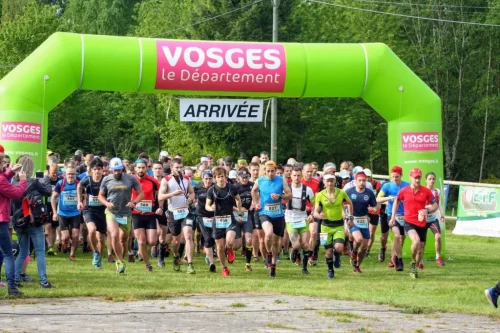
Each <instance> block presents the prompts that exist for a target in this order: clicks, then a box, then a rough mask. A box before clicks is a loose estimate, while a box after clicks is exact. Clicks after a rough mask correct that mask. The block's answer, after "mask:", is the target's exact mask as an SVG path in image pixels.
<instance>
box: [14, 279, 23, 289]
mask: <svg viewBox="0 0 500 333" xmlns="http://www.w3.org/2000/svg"><path fill="white" fill-rule="evenodd" d="M14 285H15V286H16V288H22V287H23V285H22V284H21V281H19V280H15V281H14Z"/></svg>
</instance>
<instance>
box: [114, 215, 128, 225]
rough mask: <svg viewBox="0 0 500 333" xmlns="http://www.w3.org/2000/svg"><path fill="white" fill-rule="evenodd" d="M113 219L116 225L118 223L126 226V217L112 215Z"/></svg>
mask: <svg viewBox="0 0 500 333" xmlns="http://www.w3.org/2000/svg"><path fill="white" fill-rule="evenodd" d="M113 218H114V219H115V221H116V223H118V224H127V217H126V216H120V215H113Z"/></svg>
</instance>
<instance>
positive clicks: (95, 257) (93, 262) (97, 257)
mask: <svg viewBox="0 0 500 333" xmlns="http://www.w3.org/2000/svg"><path fill="white" fill-rule="evenodd" d="M98 263H99V252H97V251H94V256H93V257H92V265H94V266H97V264H98Z"/></svg>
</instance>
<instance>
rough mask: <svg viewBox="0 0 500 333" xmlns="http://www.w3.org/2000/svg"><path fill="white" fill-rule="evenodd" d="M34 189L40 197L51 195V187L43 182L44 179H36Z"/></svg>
mask: <svg viewBox="0 0 500 333" xmlns="http://www.w3.org/2000/svg"><path fill="white" fill-rule="evenodd" d="M36 189H37V190H38V192H40V194H41V195H44V196H49V195H52V186H51V185H50V184H49V183H47V182H46V181H45V179H43V178H41V179H38V181H37V183H36Z"/></svg>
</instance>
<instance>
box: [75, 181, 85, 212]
mask: <svg viewBox="0 0 500 333" xmlns="http://www.w3.org/2000/svg"><path fill="white" fill-rule="evenodd" d="M81 185H82V183H78V185H76V198H77V199H76V200H77V202H78V210H80V211H82V210H83V208H84V207H83V200H84V199H85V196H84V194H83V193H82V187H81Z"/></svg>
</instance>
